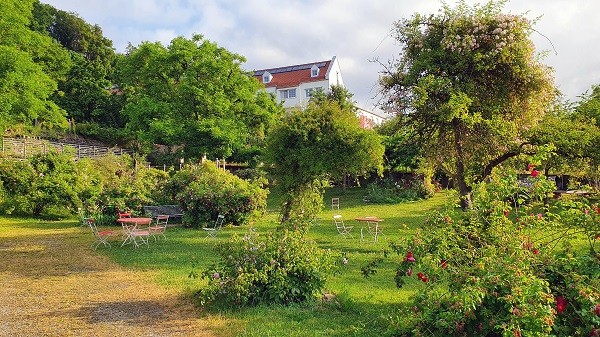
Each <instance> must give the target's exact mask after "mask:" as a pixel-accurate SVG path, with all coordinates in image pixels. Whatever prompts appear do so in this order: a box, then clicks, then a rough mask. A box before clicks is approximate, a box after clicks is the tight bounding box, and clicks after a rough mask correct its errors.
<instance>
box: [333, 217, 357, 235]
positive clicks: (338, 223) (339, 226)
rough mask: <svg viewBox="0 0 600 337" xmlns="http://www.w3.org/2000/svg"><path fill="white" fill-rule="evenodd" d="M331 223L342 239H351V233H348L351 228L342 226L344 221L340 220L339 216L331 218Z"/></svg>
mask: <svg viewBox="0 0 600 337" xmlns="http://www.w3.org/2000/svg"><path fill="white" fill-rule="evenodd" d="M333 222H335V228H336V229H337V231H338V233H339V234H340V235H341V236H343V237H344V238H346V237H348V236H349V237H353V236H352V233H350V231H351V230H352V228H353V227H352V226H346V225H345V224H344V219H343V218H342V216H341V215H339V214H336V215H334V216H333Z"/></svg>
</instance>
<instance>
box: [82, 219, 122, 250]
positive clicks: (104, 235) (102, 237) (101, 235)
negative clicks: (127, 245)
mask: <svg viewBox="0 0 600 337" xmlns="http://www.w3.org/2000/svg"><path fill="white" fill-rule="evenodd" d="M84 221H85V222H86V223H87V225H88V226H89V227H90V229H91V230H92V233H93V234H94V238H95V239H96V241H94V243H93V244H92V247H93V248H94V250H96V249H97V248H98V246H100V245H101V244H102V245H104V246H105V247H106V246H108V248H110V242H108V238H109V237H111V236H113V235H114V234H115V232H114V231H112V230H104V231H98V227H97V226H96V221H95V220H94V219H92V218H85V220H84Z"/></svg>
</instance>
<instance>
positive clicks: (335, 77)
mask: <svg viewBox="0 0 600 337" xmlns="http://www.w3.org/2000/svg"><path fill="white" fill-rule="evenodd" d="M320 71H327V73H326V74H325V80H323V81H315V82H304V83H301V84H300V85H299V86H296V87H289V88H274V87H267V88H265V90H266V91H267V92H268V93H271V94H274V95H275V97H276V99H277V100H278V101H279V102H283V106H284V107H285V108H293V107H305V106H306V105H307V104H308V101H309V99H310V96H309V95H307V90H308V91H310V90H316V89H318V88H321V89H322V90H323V91H325V92H326V93H327V92H329V89H330V88H331V86H332V85H341V86H344V80H343V79H342V71H341V69H340V64H339V62H338V60H337V57H335V56H334V57H333V58H332V60H331V64H330V67H329V68H328V69H323V68H321V69H320ZM294 90H295V95H290V94H292V93H294ZM291 96H294V97H291Z"/></svg>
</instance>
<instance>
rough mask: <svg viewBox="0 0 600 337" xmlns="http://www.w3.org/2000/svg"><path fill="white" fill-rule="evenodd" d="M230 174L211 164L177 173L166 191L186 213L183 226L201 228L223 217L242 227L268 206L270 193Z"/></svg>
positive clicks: (257, 184) (188, 168)
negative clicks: (220, 216) (219, 216)
mask: <svg viewBox="0 0 600 337" xmlns="http://www.w3.org/2000/svg"><path fill="white" fill-rule="evenodd" d="M259 184H260V182H258V183H256V184H254V183H251V182H248V181H246V180H243V179H241V178H239V177H237V176H235V175H233V174H231V173H230V172H229V171H224V170H220V169H217V167H216V165H215V164H214V163H213V162H211V161H206V162H205V163H204V164H202V165H199V166H197V167H191V166H190V167H186V168H185V169H184V170H181V171H179V172H177V173H176V174H175V175H174V176H173V177H171V178H170V179H169V180H168V181H167V182H166V183H165V184H164V186H163V189H162V191H163V192H164V194H165V195H166V196H168V197H169V198H170V199H172V200H176V201H177V203H178V204H179V205H181V206H182V208H183V210H184V211H185V215H184V218H183V222H184V223H186V224H188V225H192V226H194V227H198V226H200V225H202V224H206V223H210V222H212V221H214V219H216V218H217V216H218V215H219V214H221V215H223V216H225V221H226V222H227V223H231V224H233V225H236V226H238V225H242V224H245V223H248V222H249V221H251V219H252V217H253V216H256V215H259V214H261V213H262V212H264V210H265V209H266V206H267V191H266V190H264V189H262V188H260V186H259Z"/></svg>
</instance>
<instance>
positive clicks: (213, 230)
mask: <svg viewBox="0 0 600 337" xmlns="http://www.w3.org/2000/svg"><path fill="white" fill-rule="evenodd" d="M223 221H225V216H223V215H221V214H219V216H217V220H216V221H215V224H214V226H213V227H203V228H202V229H203V230H204V231H206V237H207V238H213V239H216V238H217V233H218V232H219V231H220V230H221V227H222V226H223Z"/></svg>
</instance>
